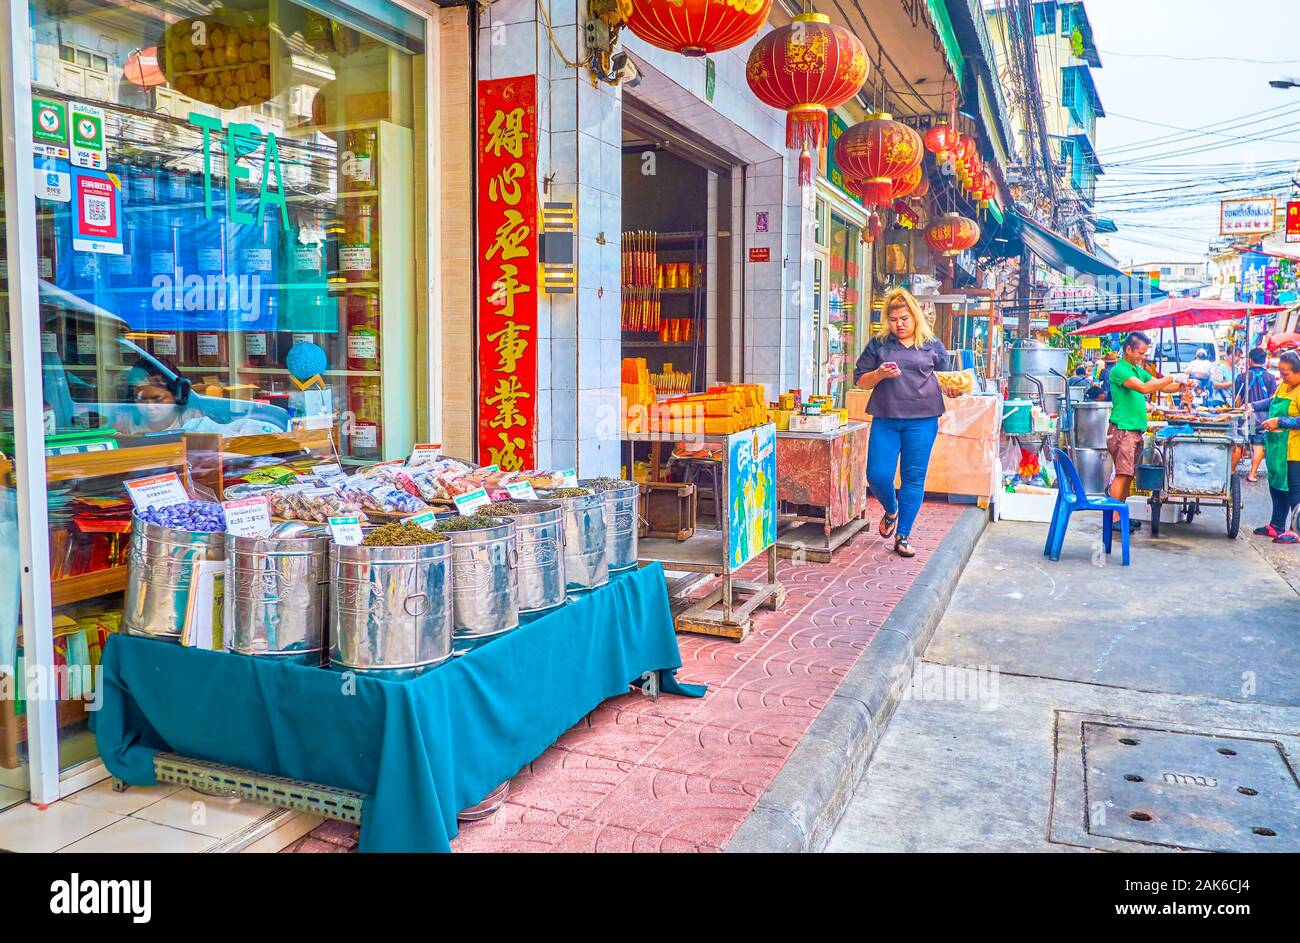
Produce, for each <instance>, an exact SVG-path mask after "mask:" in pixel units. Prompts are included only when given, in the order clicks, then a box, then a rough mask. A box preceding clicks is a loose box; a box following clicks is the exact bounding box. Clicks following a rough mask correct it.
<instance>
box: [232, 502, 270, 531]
mask: <svg viewBox="0 0 1300 943" xmlns="http://www.w3.org/2000/svg"><path fill="white" fill-rule="evenodd" d="M221 506H222V507H223V508H225V509H226V532H227V533H231V534H234V535H235V536H236V537H265V536H266V535H267V534H269V533H270V532H271V506H270V505H269V504H268V503H267V501H266V498H244V499H243V500H240V501H222V502H221Z"/></svg>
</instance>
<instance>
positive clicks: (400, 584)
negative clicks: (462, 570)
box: [330, 523, 453, 680]
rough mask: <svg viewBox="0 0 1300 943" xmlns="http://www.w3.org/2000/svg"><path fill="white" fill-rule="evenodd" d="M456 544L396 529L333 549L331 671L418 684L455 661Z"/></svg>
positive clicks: (411, 527)
mask: <svg viewBox="0 0 1300 943" xmlns="http://www.w3.org/2000/svg"><path fill="white" fill-rule="evenodd" d="M451 560H452V555H451V541H449V540H448V539H447V538H446V537H445V536H444V535H442V534H436V533H433V532H432V531H427V530H425V529H423V528H422V527H419V526H418V525H416V524H411V523H391V524H384V525H383V526H381V527H376V528H373V529H372V530H370V531H369V532H367V533H366V535H365V537H364V539H363V541H362V543H361V544H359V545H356V546H346V545H343V544H338V543H334V544H331V545H330V620H331V624H332V630H331V633H330V634H331V639H330V665H331V667H333V668H337V669H342V670H346V671H356V672H359V673H364V674H366V675H369V676H371V677H379V678H387V679H395V680H400V679H404V678H411V677H415V676H417V675H419V674H422V673H423V672H425V671H427V670H429V669H430V668H433V667H435V666H436V665H440V664H442V663H443V662H444V661H446V660H447V659H448V658H450V657H451V637H452V627H453V623H452V612H453V604H452V573H451Z"/></svg>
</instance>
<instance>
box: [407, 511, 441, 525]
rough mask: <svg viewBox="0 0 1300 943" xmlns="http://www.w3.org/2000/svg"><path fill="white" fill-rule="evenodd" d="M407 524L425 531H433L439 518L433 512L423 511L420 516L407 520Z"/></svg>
mask: <svg viewBox="0 0 1300 943" xmlns="http://www.w3.org/2000/svg"><path fill="white" fill-rule="evenodd" d="M406 523H408V524H414V525H416V526H417V527H422V528H424V529H425V530H433V525H435V524H437V523H438V518H437V517H436V516H435V515H434V513H433V512H432V511H421V512H420V513H419V514H412V515H411V516H410V517H408V518H406Z"/></svg>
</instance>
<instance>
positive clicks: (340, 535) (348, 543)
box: [330, 514, 361, 547]
mask: <svg viewBox="0 0 1300 943" xmlns="http://www.w3.org/2000/svg"><path fill="white" fill-rule="evenodd" d="M330 534H332V535H333V537H334V542H335V543H336V544H338V545H339V546H341V547H355V546H357V545H358V544H360V543H361V518H359V517H357V516H356V515H355V514H350V515H348V516H346V517H331V518H330Z"/></svg>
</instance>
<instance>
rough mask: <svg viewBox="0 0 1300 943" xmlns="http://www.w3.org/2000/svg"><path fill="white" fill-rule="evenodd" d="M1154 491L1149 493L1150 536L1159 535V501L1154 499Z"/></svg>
mask: <svg viewBox="0 0 1300 943" xmlns="http://www.w3.org/2000/svg"><path fill="white" fill-rule="evenodd" d="M1155 495H1156V493H1155V492H1152V494H1151V502H1150V504H1151V536H1152V537H1159V536H1160V504H1161V502H1160V501H1157V500H1156V497H1155Z"/></svg>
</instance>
